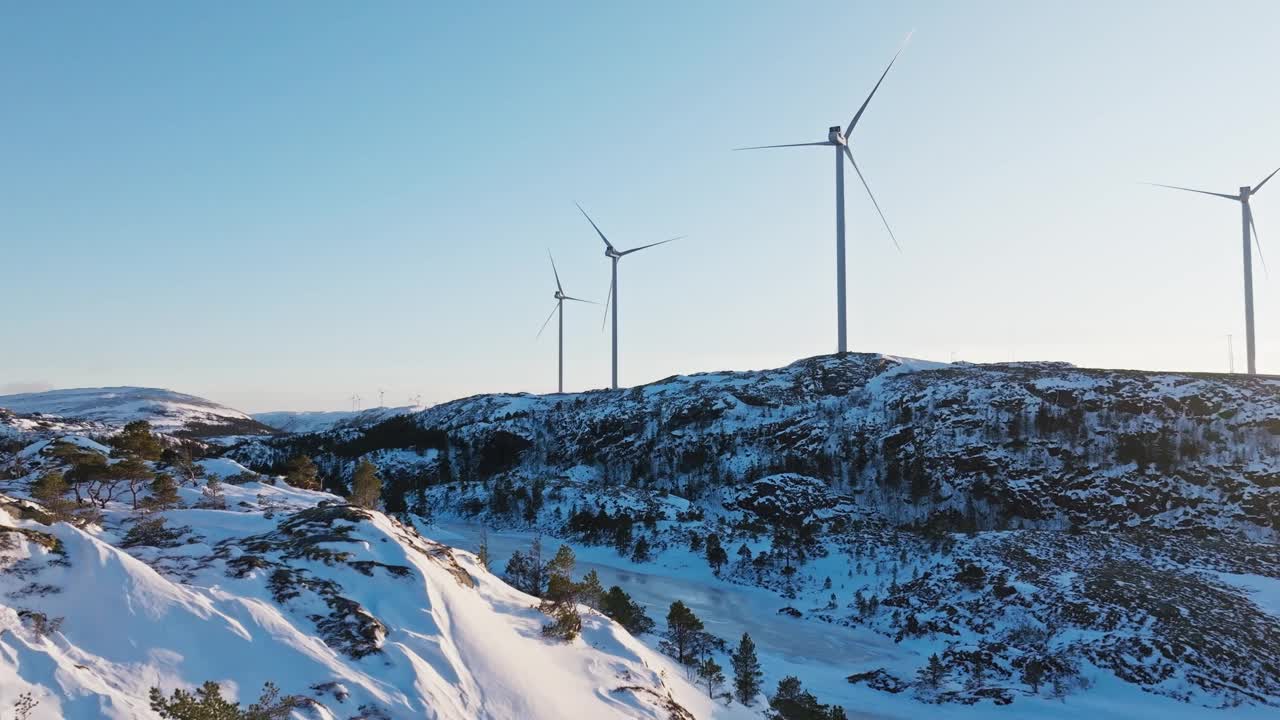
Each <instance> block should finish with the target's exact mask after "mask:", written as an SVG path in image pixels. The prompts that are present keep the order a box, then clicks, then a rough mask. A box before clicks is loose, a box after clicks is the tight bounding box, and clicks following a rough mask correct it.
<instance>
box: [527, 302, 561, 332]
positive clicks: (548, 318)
mask: <svg viewBox="0 0 1280 720" xmlns="http://www.w3.org/2000/svg"><path fill="white" fill-rule="evenodd" d="M559 309H560V301H559V300H557V301H556V306H555V307H553V308H551V314H550V315H548V316H547V319H546V320H543V321H542V327H540V328H538V334H537V335H534V336H533V339H534V340H537V339H538V338H540V337H542V331H543V330H546V329H547V323H549V322H551V318H553V317H555V315H556V311H557V310H559Z"/></svg>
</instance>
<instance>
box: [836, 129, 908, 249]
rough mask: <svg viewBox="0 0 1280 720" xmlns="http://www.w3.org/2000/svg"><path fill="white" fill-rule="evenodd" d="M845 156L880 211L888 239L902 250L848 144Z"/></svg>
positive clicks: (872, 202) (877, 210) (873, 203)
mask: <svg viewBox="0 0 1280 720" xmlns="http://www.w3.org/2000/svg"><path fill="white" fill-rule="evenodd" d="M844 154H845V157H847V158H849V162H850V163H853V171H854V172H856V173H858V179H859V180H861V181H862V187H864V188H866V189H867V195H868V196H870V197H871V204H872V205H875V206H876V212H878V213H880V222H882V223H884V229H885V230H888V231H889V239H890V240H892V241H893V246H894V247H896V248H898V252H902V246H901V245H899V244H898V238H897V237H896V236H895V235H894V234H893V228H891V227H889V221H888V220H886V219H885V217H884V211H882V210H881V209H880V203H878V202H876V196H875V195H874V194H872V192H871V186H870V185H868V184H867V179H866V178H864V177H862V171H861V170H859V169H858V163H857V161H856V160H854V159H853V152H852V151H850V150H849V146H848V145H846V146H845V148H844Z"/></svg>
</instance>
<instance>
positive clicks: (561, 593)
mask: <svg viewBox="0 0 1280 720" xmlns="http://www.w3.org/2000/svg"><path fill="white" fill-rule="evenodd" d="M574 561H575V560H574V556H573V550H572V549H571V548H570V547H569V546H568V545H561V546H560V548H559V549H558V550H556V554H555V557H553V558H551V560H550V561H548V562H547V567H546V574H547V578H548V579H547V591H546V593H545V594H544V595H543V600H542V604H541V606H540V609H541V610H542V612H544V613H546V614H548V615H550V616H551V618H552V621H551V622H550V623H548V624H546V625H543V626H542V634H543V635H546V636H548V637H555V638H559V639H561V640H565V641H568V640H572V639H574V638H575V637H577V636H578V633H579V632H581V631H582V617H581V616H580V615H579V614H578V589H579V586H578V585H577V584H576V583H574V582H573V578H572V576H573V566H574ZM596 584H597V585H599V584H600V581H599V579H598V578H597V580H596Z"/></svg>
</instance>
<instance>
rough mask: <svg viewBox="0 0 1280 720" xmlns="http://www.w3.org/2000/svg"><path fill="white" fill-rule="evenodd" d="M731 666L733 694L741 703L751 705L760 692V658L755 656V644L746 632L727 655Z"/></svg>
mask: <svg viewBox="0 0 1280 720" xmlns="http://www.w3.org/2000/svg"><path fill="white" fill-rule="evenodd" d="M729 664H730V665H732V666H733V695H734V697H736V698H737V699H738V702H740V703H742V704H743V705H748V706H749V705H751V704H752V703H753V702H755V699H756V696H757V695H759V694H760V679H761V678H763V677H764V672H763V671H762V670H761V669H760V659H759V658H757V657H756V644H755V642H754V641H753V640H752V639H751V636H750V635H748V634H747V633H742V639H741V640H739V641H738V648H737V649H736V650H734V651H733V655H731V656H729Z"/></svg>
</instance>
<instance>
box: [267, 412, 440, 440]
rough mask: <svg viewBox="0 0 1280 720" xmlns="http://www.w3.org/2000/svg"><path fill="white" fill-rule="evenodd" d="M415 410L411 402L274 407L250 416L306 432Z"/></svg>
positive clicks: (284, 429) (287, 429) (367, 422)
mask: <svg viewBox="0 0 1280 720" xmlns="http://www.w3.org/2000/svg"><path fill="white" fill-rule="evenodd" d="M419 409H420V408H416V407H414V406H412V405H406V406H404V407H394V408H384V407H379V408H369V409H368V410H328V411H297V410H276V411H272V412H264V413H254V414H253V419H254V420H257V421H258V422H260V423H262V424H263V425H266V426H268V427H272V428H275V429H276V430H279V431H281V432H286V433H293V434H306V433H318V432H327V431H329V430H339V429H345V428H355V427H360V426H363V425H372V424H373V423H377V422H382V421H383V420H386V419H387V418H390V417H393V416H395V415H404V414H407V413H411V412H416V411H417V410H419Z"/></svg>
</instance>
